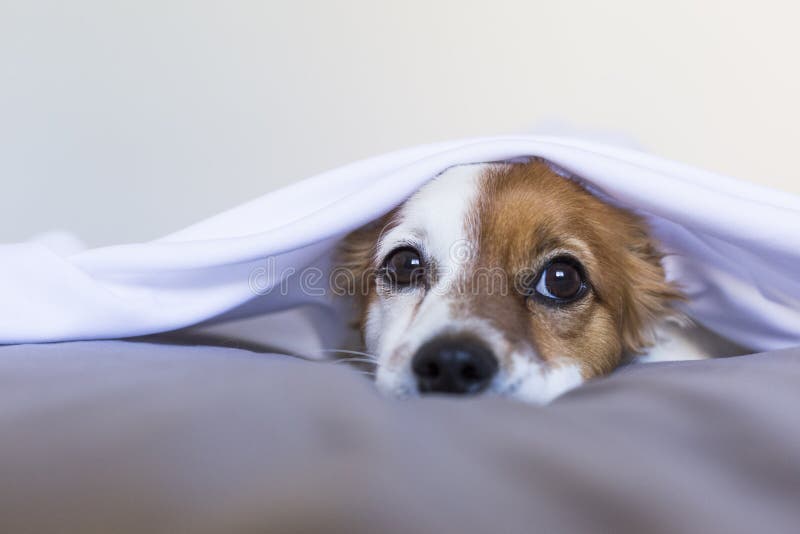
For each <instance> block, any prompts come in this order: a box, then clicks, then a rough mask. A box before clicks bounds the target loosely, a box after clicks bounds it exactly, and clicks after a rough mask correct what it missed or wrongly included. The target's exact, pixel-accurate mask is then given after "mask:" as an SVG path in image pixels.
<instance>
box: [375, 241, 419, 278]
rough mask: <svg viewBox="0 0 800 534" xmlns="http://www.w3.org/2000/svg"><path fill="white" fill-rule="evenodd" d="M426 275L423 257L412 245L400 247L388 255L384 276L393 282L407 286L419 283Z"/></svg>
mask: <svg viewBox="0 0 800 534" xmlns="http://www.w3.org/2000/svg"><path fill="white" fill-rule="evenodd" d="M424 276H425V266H424V264H423V262H422V258H421V257H420V255H419V252H417V251H416V250H415V249H413V248H411V247H404V248H399V249H397V250H395V251H393V252H392V253H390V254H389V255H388V256H387V257H386V261H385V263H384V277H385V278H386V280H387V281H388V282H390V283H392V284H396V285H400V286H407V285H412V284H418V283H420V282H422V281H423V278H424Z"/></svg>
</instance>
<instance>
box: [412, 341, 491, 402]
mask: <svg viewBox="0 0 800 534" xmlns="http://www.w3.org/2000/svg"><path fill="white" fill-rule="evenodd" d="M411 368H412V370H413V371H414V376H415V378H416V380H417V388H418V389H419V392H420V393H423V394H424V393H453V394H458V395H474V394H476V393H480V392H481V391H483V390H484V389H486V388H487V387H488V386H489V383H490V382H491V381H492V378H493V377H494V375H495V374H496V373H497V369H498V363H497V357H495V355H494V353H493V352H492V351H491V350H490V349H489V348H488V347H486V346H485V345H484V344H483V343H481V342H480V341H478V340H476V339H473V338H471V337H452V336H442V337H437V338H434V339H433V340H431V341H428V342H427V343H425V344H424V345H422V347H420V348H419V350H417V353H416V354H415V355H414V358H413V360H412V362H411Z"/></svg>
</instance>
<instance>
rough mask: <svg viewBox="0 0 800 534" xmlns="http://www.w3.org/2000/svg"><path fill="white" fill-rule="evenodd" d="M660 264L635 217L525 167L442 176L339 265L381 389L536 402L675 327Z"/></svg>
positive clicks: (360, 237)
mask: <svg viewBox="0 0 800 534" xmlns="http://www.w3.org/2000/svg"><path fill="white" fill-rule="evenodd" d="M663 257H664V254H663V253H662V251H661V249H660V247H659V244H658V242H657V241H656V240H655V239H654V237H653V236H652V234H651V231H650V228H649V227H648V224H647V222H646V221H645V220H644V219H643V218H642V217H641V216H639V215H637V214H636V213H634V212H633V211H631V210H628V209H624V208H622V207H619V206H616V205H614V204H613V203H612V202H610V201H608V200H606V199H604V198H602V197H601V195H600V194H599V193H597V192H594V191H591V190H590V189H589V188H588V187H587V186H585V185H584V184H582V183H581V182H580V181H578V180H576V179H573V178H571V177H568V176H566V174H565V172H563V171H562V170H561V169H559V168H558V167H556V166H554V165H552V164H550V163H549V162H547V161H544V160H540V159H532V160H529V161H527V162H520V163H495V164H472V165H461V166H456V167H452V168H450V169H448V170H446V171H445V172H443V173H441V174H440V175H438V176H437V177H435V178H434V179H432V180H431V181H430V182H428V183H427V184H426V185H424V186H423V187H422V188H421V189H419V190H418V191H417V192H416V193H415V194H414V195H412V196H411V197H410V198H408V199H407V200H406V201H405V202H404V203H403V204H402V205H400V206H399V207H397V208H396V209H394V210H393V211H391V212H390V213H388V214H387V215H386V216H384V217H382V218H381V219H380V220H378V221H375V222H373V223H371V224H369V225H367V226H365V227H363V228H360V229H358V230H356V231H354V232H352V233H351V234H349V235H348V236H347V237H346V238H345V239H344V240H343V242H342V245H341V247H340V250H339V254H338V261H339V266H340V268H342V269H344V270H345V271H346V272H348V273H350V275H351V277H352V279H353V280H356V281H358V283H359V284H360V285H359V290H358V291H356V292H355V302H354V306H355V313H356V317H357V319H356V321H355V326H356V328H358V329H359V330H360V333H361V338H362V341H363V345H364V348H365V350H366V351H367V352H366V354H368V355H370V356H371V357H373V358H374V360H375V366H376V369H375V381H376V384H377V387H378V388H379V389H380V390H381V391H382V392H385V393H387V394H389V395H392V396H396V397H409V396H416V395H421V394H431V393H440V394H462V395H474V394H479V393H480V394H484V395H496V396H504V397H511V398H515V399H520V400H523V401H527V402H532V403H535V404H545V403H547V402H549V401H551V400H552V399H554V398H556V397H558V396H559V395H561V394H563V393H564V392H566V391H568V390H570V389H572V388H574V387H576V386H578V385H580V384H582V383H583V382H584V381H586V380H589V379H591V378H594V377H598V376H601V375H605V374H608V373H610V372H611V371H613V370H614V369H616V368H617V367H618V366H619V365H620V364H621V363H623V362H626V361H628V360H630V359H631V358H633V357H635V356H636V355H640V354H643V353H645V352H647V351H651V352H652V351H653V345H654V344H655V343H656V341H657V339H658V336H659V332H661V331H665V329H667V330H669V329H670V328H671V329H672V331H673V332H678V333H680V331H681V329H682V328H683V327H684V325H685V321H684V319H683V318H682V315H681V313H680V311H679V308H680V304H681V303H682V302H683V301H684V300H685V296H684V294H683V293H682V291H681V288H680V287H678V285H676V284H675V283H674V282H671V281H668V280H667V278H666V276H665V271H664V268H663V266H662V258H663ZM664 325H672V326H668V327H665V326H664ZM704 356H705V354H693V355H692V356H691V357H692V358H694V357H704Z"/></svg>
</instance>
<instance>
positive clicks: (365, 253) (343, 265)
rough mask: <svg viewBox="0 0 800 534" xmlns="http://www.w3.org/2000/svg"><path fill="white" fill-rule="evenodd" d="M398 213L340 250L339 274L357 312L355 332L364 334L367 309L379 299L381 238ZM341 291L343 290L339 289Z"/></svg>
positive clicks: (350, 238) (371, 225) (363, 229)
mask: <svg viewBox="0 0 800 534" xmlns="http://www.w3.org/2000/svg"><path fill="white" fill-rule="evenodd" d="M395 213H396V212H395V211H392V212H390V213H388V214H386V215H384V216H383V217H381V218H380V219H377V220H375V221H372V222H370V223H368V224H366V225H364V226H362V227H361V228H358V229H357V230H354V231H352V232H350V233H349V234H348V235H346V236H345V237H344V239H342V241H341V242H340V243H339V246H338V248H337V250H336V255H335V258H334V259H335V261H336V265H337V267H336V269H337V271H338V272H340V273H343V274H344V275H345V278H346V282H345V283H346V284H347V285H348V287H347V290H346V293H347V294H348V295H351V296H352V297H353V301H354V304H355V308H356V310H355V311H356V320H355V322H354V324H353V327H354V328H358V329H360V330H361V331H362V333H363V331H364V328H363V327H364V322H365V321H366V314H367V307H368V305H369V302H370V299H371V298H373V297H374V295H375V265H374V263H375V252H376V249H377V245H378V241H379V240H380V237H381V235H382V234H383V233H384V232H386V230H387V229H388V228H390V227H391V226H393V225H394V224H395V223H394V221H395ZM338 289H339V290H341V288H338Z"/></svg>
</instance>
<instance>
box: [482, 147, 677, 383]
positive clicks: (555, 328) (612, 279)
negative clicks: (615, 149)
mask: <svg viewBox="0 0 800 534" xmlns="http://www.w3.org/2000/svg"><path fill="white" fill-rule="evenodd" d="M475 209H476V211H477V214H476V217H475V218H476V219H477V220H478V221H479V226H478V228H477V231H476V232H475V233H476V235H475V236H474V237H475V239H476V240H477V242H478V250H479V256H478V265H479V267H482V268H493V267H500V268H502V269H503V270H505V271H506V272H508V273H509V275H511V276H513V275H514V273H517V272H520V271H523V270H525V269H531V268H532V267H533V270H534V271H537V270H538V269H539V268H541V266H543V264H544V263H545V262H546V260H547V259H548V258H549V257H552V252H553V251H554V250H559V251H561V253H569V254H570V255H572V256H574V257H575V258H577V259H578V260H579V261H580V262H581V263H582V264H583V265H584V267H585V268H586V274H587V277H588V278H589V283H590V286H591V290H590V292H589V293H588V294H587V295H586V296H585V297H584V298H583V299H581V300H580V301H578V302H575V303H573V304H570V305H566V306H563V307H557V308H554V307H551V306H547V305H545V304H542V303H539V302H536V301H535V300H532V299H525V298H523V297H521V296H520V295H519V294H514V293H510V294H509V295H508V296H505V297H503V296H496V295H487V294H482V293H481V294H478V295H477V297H475V301H476V302H475V306H474V313H476V314H479V315H485V316H486V317H487V318H489V319H491V320H493V321H494V322H496V323H497V327H498V328H499V329H500V330H501V331H503V332H506V335H507V336H509V337H511V339H512V340H513V341H516V342H530V343H533V344H534V346H535V348H536V349H537V353H538V354H539V355H540V356H541V357H542V358H543V359H544V360H546V361H547V360H554V359H558V358H564V357H566V358H569V359H573V360H577V361H579V362H580V363H581V365H582V369H583V372H584V375H585V376H587V377H588V376H594V375H598V374H604V373H607V372H609V371H611V370H613V369H614V368H615V367H616V366H617V365H618V364H619V363H620V359H621V357H622V356H623V355H624V354H636V353H639V352H641V351H642V350H643V349H644V348H646V347H647V346H648V345H649V344H650V343H651V327H652V326H653V324H654V323H655V322H656V321H658V320H659V319H663V318H665V316H667V315H669V314H670V313H672V309H671V305H672V303H673V302H674V301H675V300H679V299H681V298H682V297H681V294H680V292H679V291H678V290H677V288H675V287H674V286H672V285H670V284H669V283H667V281H666V280H665V278H664V270H663V268H662V266H661V258H662V256H661V254H660V253H659V252H658V248H657V246H656V243H655V242H654V241H653V239H652V238H651V237H650V235H649V232H648V228H647V225H646V223H645V222H644V220H642V219H641V218H640V217H638V216H636V215H634V214H633V213H632V212H630V211H627V210H623V209H620V208H617V207H614V206H612V205H610V204H608V203H606V202H603V201H601V200H599V199H598V198H597V197H595V196H594V195H592V194H591V193H589V192H588V191H586V190H585V189H584V188H583V187H581V186H580V185H579V184H577V183H576V182H574V181H571V180H567V179H564V178H562V177H561V176H558V175H557V174H555V173H554V172H553V171H552V170H551V169H550V167H549V166H548V164H547V163H545V162H542V161H534V162H532V163H530V164H526V165H511V166H505V165H504V166H496V167H494V168H492V169H491V170H490V171H489V173H488V175H487V176H485V178H484V181H483V184H482V190H481V192H480V194H479V201H478V204H477V206H476V208H475ZM523 309H525V312H522V310H523Z"/></svg>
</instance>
